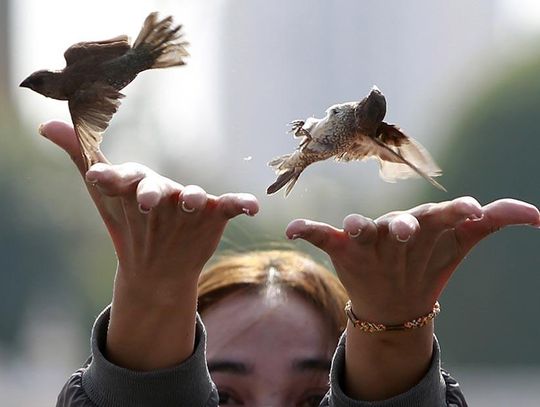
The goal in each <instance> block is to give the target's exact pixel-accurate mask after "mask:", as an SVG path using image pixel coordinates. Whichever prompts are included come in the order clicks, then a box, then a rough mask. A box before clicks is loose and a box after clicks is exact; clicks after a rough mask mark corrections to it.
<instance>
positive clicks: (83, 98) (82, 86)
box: [19, 12, 189, 169]
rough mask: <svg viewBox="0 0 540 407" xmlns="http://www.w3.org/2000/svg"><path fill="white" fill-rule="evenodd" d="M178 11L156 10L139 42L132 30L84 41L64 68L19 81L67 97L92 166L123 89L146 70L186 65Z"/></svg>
mask: <svg viewBox="0 0 540 407" xmlns="http://www.w3.org/2000/svg"><path fill="white" fill-rule="evenodd" d="M181 30H182V25H174V23H173V18H172V16H168V17H165V18H163V19H159V17H158V13H157V12H152V13H150V14H149V15H148V16H147V17H146V19H145V21H144V24H143V26H142V28H141V30H140V32H139V34H138V36H137V38H136V39H135V41H134V42H133V45H131V44H130V40H129V37H128V36H127V35H120V36H117V37H114V38H111V39H108V40H103V41H89V42H78V43H76V44H74V45H72V46H70V47H69V48H68V49H67V50H66V51H65V53H64V58H65V60H66V66H65V68H64V69H62V70H59V71H49V70H39V71H36V72H34V73H32V74H31V75H30V76H28V77H27V78H26V79H24V80H23V81H22V82H21V84H20V85H19V86H21V87H24V88H29V89H31V90H33V91H35V92H37V93H40V94H42V95H43V96H46V97H49V98H53V99H59V100H67V101H68V107H69V112H70V115H71V119H72V121H73V125H74V128H75V133H76V134H77V138H78V141H79V145H80V148H81V154H82V156H83V158H84V163H85V166H86V168H87V169H88V168H89V167H90V166H91V165H92V164H94V163H96V162H97V161H98V160H99V158H98V153H99V145H100V144H101V141H102V134H103V133H104V132H105V130H106V129H107V127H108V126H109V122H110V120H111V118H112V117H113V115H114V114H115V113H116V111H117V110H118V108H119V106H120V99H122V98H123V97H124V95H123V94H122V93H120V90H122V89H123V88H124V87H126V86H127V85H128V84H129V83H130V82H131V81H133V80H134V79H135V77H136V76H137V75H138V74H139V73H140V72H142V71H145V70H148V69H155V68H167V67H172V66H181V65H184V64H185V63H186V62H185V57H187V56H188V55H189V54H188V52H187V50H186V46H187V45H188V43H187V42H186V41H184V38H183V33H182V32H181Z"/></svg>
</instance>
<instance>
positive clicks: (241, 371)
mask: <svg viewBox="0 0 540 407" xmlns="http://www.w3.org/2000/svg"><path fill="white" fill-rule="evenodd" d="M208 370H209V371H210V373H212V372H221V373H233V374H237V375H247V374H250V373H252V372H253V367H252V366H248V365H246V364H245V363H242V362H237V361H234V360H213V361H208Z"/></svg>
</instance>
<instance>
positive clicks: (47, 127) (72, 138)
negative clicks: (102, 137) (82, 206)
mask: <svg viewBox="0 0 540 407" xmlns="http://www.w3.org/2000/svg"><path fill="white" fill-rule="evenodd" d="M39 134H41V135H42V136H43V137H45V138H46V139H49V140H51V141H52V142H53V143H54V144H56V145H57V146H58V147H60V148H61V149H62V150H64V151H65V152H66V153H68V154H69V156H70V157H71V160H72V161H73V162H74V163H75V165H76V166H77V168H78V169H79V172H80V173H81V174H82V175H83V176H84V174H85V173H86V170H87V168H86V162H85V159H84V156H83V153H82V151H81V147H80V144H79V140H78V138H77V134H76V133H75V130H74V129H73V126H72V125H71V124H68V123H66V122H62V121H58V120H51V121H49V122H46V123H43V124H42V125H40V126H39ZM98 159H99V161H100V162H104V163H108V160H107V159H106V158H105V156H104V155H103V154H102V153H101V152H99V153H98Z"/></svg>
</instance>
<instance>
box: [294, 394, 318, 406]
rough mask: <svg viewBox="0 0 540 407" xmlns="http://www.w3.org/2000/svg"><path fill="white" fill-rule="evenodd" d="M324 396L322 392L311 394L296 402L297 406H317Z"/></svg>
mask: <svg viewBox="0 0 540 407" xmlns="http://www.w3.org/2000/svg"><path fill="white" fill-rule="evenodd" d="M323 398H324V393H323V394H312V395H311V396H307V397H306V398H305V399H304V400H302V401H301V402H300V404H298V407H319V405H320V404H321V400H322V399H323Z"/></svg>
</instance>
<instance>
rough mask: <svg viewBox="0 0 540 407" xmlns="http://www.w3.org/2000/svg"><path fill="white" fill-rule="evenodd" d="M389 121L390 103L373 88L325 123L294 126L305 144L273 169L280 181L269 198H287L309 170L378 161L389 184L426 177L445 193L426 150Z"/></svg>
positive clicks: (338, 109) (334, 112)
mask: <svg viewBox="0 0 540 407" xmlns="http://www.w3.org/2000/svg"><path fill="white" fill-rule="evenodd" d="M385 115H386V99H385V97H384V95H383V93H382V92H381V91H380V90H379V89H377V87H376V86H374V87H373V89H372V90H371V92H370V93H369V95H367V96H366V97H365V98H363V99H362V100H361V101H359V102H348V103H342V104H337V105H333V106H331V107H329V108H328V109H327V110H326V116H325V117H323V118H322V119H316V118H314V117H310V118H308V119H307V120H295V121H293V122H291V123H290V125H291V130H290V132H291V133H292V134H293V135H294V137H297V138H299V139H300V145H299V146H298V147H297V149H296V150H295V151H294V152H293V153H292V154H286V155H283V156H281V157H278V158H276V159H274V160H272V161H270V162H269V163H268V165H269V166H271V167H273V168H274V169H275V171H276V173H277V175H278V177H277V180H276V181H275V182H274V183H273V184H272V185H270V186H269V187H268V189H267V190H266V193H267V194H273V193H275V192H277V191H279V190H280V189H281V188H283V187H285V186H287V188H286V190H285V196H287V195H288V194H289V192H291V190H292V188H293V187H294V184H295V183H296V181H297V180H298V177H300V174H302V172H303V171H304V170H305V169H306V167H307V166H308V165H310V164H313V163H315V162H317V161H322V160H326V159H328V158H334V159H335V160H337V161H353V160H364V159H367V158H375V159H377V160H379V165H380V171H379V175H380V176H381V178H382V179H383V180H385V181H387V182H395V181H396V180H398V179H404V178H410V177H418V176H421V177H423V178H425V179H426V180H427V181H429V182H430V183H431V184H432V185H434V186H435V187H436V188H438V189H440V190H443V191H446V189H445V188H444V187H443V186H442V185H441V184H439V183H438V182H437V181H435V180H434V179H433V177H438V176H440V175H441V174H442V171H441V169H440V168H439V167H438V166H437V164H435V161H433V159H432V158H431V156H430V154H429V153H428V152H427V150H426V149H425V148H424V147H422V145H421V144H420V143H419V142H418V141H416V140H414V139H413V138H411V137H408V136H407V135H405V133H404V132H403V131H402V130H401V129H400V128H399V127H397V126H396V125H394V124H388V123H386V122H383V119H384V116H385Z"/></svg>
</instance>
